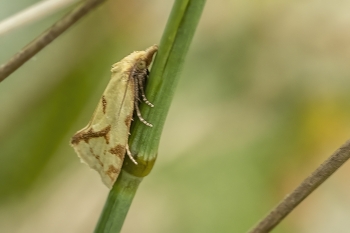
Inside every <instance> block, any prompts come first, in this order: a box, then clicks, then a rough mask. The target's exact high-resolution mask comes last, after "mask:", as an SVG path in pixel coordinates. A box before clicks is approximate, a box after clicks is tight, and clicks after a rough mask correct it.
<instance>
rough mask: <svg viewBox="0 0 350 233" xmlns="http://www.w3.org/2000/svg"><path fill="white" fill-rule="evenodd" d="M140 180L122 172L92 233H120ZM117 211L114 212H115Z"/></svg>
mask: <svg viewBox="0 0 350 233" xmlns="http://www.w3.org/2000/svg"><path fill="white" fill-rule="evenodd" d="M141 181H142V178H140V177H135V176H133V175H130V174H129V173H127V172H125V171H122V172H121V173H120V174H119V177H118V179H117V181H116V182H115V184H114V186H113V189H112V190H111V192H110V193H109V196H108V199H107V201H106V204H105V206H104V208H103V211H102V214H101V216H100V219H99V222H98V223H97V227H96V229H95V231H94V232H120V230H121V228H122V226H123V222H124V219H125V217H126V215H127V213H128V210H129V207H130V205H131V202H132V199H133V198H134V196H135V193H136V190H137V187H138V186H139V184H140V182H141ZM116 209H117V210H118V211H115V210H116Z"/></svg>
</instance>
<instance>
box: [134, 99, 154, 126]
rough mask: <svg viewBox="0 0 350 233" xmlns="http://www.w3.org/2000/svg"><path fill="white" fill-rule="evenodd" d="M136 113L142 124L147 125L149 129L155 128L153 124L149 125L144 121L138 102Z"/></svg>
mask: <svg viewBox="0 0 350 233" xmlns="http://www.w3.org/2000/svg"><path fill="white" fill-rule="evenodd" d="M135 111H136V114H137V116H138V117H139V119H140V121H141V122H142V123H144V124H145V125H147V126H149V127H153V125H152V124H151V123H148V122H147V121H146V120H145V119H143V117H142V115H141V112H140V108H139V105H138V103H137V101H135Z"/></svg>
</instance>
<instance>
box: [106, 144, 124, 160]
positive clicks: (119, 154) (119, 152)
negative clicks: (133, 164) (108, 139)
mask: <svg viewBox="0 0 350 233" xmlns="http://www.w3.org/2000/svg"><path fill="white" fill-rule="evenodd" d="M109 152H110V153H111V154H114V155H116V156H117V157H119V158H120V159H121V160H123V159H124V154H125V146H122V145H120V144H119V145H117V146H115V147H113V148H111V149H110V150H109Z"/></svg>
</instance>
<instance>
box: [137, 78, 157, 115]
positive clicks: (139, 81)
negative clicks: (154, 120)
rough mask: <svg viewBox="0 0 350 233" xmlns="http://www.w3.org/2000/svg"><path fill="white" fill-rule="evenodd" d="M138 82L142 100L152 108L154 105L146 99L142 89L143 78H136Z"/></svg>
mask: <svg viewBox="0 0 350 233" xmlns="http://www.w3.org/2000/svg"><path fill="white" fill-rule="evenodd" d="M145 77H146V76H145ZM143 79H145V78H143ZM138 84H139V85H140V92H141V96H142V100H143V102H145V103H146V104H147V105H148V106H150V107H152V108H153V107H154V105H153V104H152V103H151V102H149V101H148V99H147V98H146V95H145V90H144V89H143V87H144V85H145V80H142V79H138Z"/></svg>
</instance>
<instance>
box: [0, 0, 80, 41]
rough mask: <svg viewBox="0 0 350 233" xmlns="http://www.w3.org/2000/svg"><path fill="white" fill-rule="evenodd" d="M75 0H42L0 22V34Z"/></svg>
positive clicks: (70, 3)
mask: <svg viewBox="0 0 350 233" xmlns="http://www.w3.org/2000/svg"><path fill="white" fill-rule="evenodd" d="M76 2H77V0H43V1H41V2H38V3H35V4H33V5H32V6H30V7H28V8H26V9H24V10H22V11H20V12H18V13H16V14H14V15H11V16H10V17H8V18H7V19H4V20H2V21H1V22H0V36H2V35H4V34H6V33H8V32H10V31H12V30H15V29H16V28H19V27H23V26H24V25H26V24H29V23H31V22H34V21H36V20H39V19H42V18H44V17H46V16H48V15H50V14H52V13H55V12H57V11H59V10H61V9H63V8H66V7H68V6H70V5H72V4H73V3H76Z"/></svg>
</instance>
